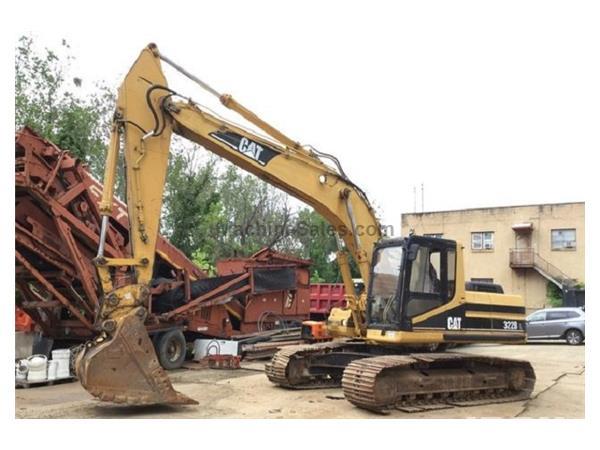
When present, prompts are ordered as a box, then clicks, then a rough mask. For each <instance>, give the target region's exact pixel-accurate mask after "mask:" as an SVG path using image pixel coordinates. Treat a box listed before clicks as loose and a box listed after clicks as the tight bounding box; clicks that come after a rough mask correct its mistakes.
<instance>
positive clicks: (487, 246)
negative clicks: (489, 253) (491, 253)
mask: <svg viewBox="0 0 600 450" xmlns="http://www.w3.org/2000/svg"><path fill="white" fill-rule="evenodd" d="M483 248H484V249H486V250H491V249H492V248H493V247H492V244H484V245H483Z"/></svg>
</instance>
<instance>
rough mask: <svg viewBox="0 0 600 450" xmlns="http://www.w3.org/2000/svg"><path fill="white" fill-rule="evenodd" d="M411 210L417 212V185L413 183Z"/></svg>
mask: <svg viewBox="0 0 600 450" xmlns="http://www.w3.org/2000/svg"><path fill="white" fill-rule="evenodd" d="M413 212H414V213H416V212H417V186H414V185H413Z"/></svg>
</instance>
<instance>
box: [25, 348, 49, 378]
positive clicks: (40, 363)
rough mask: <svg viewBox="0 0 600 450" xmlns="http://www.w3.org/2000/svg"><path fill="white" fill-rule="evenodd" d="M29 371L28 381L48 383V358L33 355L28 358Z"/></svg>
mask: <svg viewBox="0 0 600 450" xmlns="http://www.w3.org/2000/svg"><path fill="white" fill-rule="evenodd" d="M27 363H28V366H29V370H28V371H27V381H30V382H35V381H46V379H47V378H48V358H46V356H45V355H32V356H30V357H29V358H27Z"/></svg>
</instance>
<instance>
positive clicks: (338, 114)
mask: <svg viewBox="0 0 600 450" xmlns="http://www.w3.org/2000/svg"><path fill="white" fill-rule="evenodd" d="M132 3H133V2H132ZM188 3H189V4H192V2H188ZM249 3H250V2H245V3H237V4H231V3H228V2H210V4H208V5H204V6H202V5H200V3H199V2H193V4H194V5H196V6H194V7H193V8H192V7H188V6H184V5H185V3H182V4H179V3H177V2H175V1H171V2H160V3H156V4H153V3H152V2H144V3H137V2H135V3H133V6H130V4H129V3H126V2H122V3H120V4H119V7H118V8H116V7H115V5H113V6H112V7H110V6H109V5H108V4H106V3H104V2H96V3H93V4H92V3H89V4H86V3H83V2H82V3H74V5H81V6H77V7H75V6H73V8H81V9H80V10H75V9H71V10H64V14H63V13H60V14H59V13H58V12H59V11H60V6H59V4H60V2H46V3H45V4H44V5H40V6H39V8H38V9H37V10H36V13H35V14H32V15H31V16H29V17H28V21H26V22H22V23H21V24H20V30H18V31H19V32H20V33H32V34H33V36H34V37H35V38H37V40H38V42H40V43H42V44H45V45H48V46H51V47H53V46H58V44H59V43H60V39H61V38H66V39H67V40H68V42H69V43H70V44H71V46H72V53H73V54H74V56H75V57H76V58H77V61H76V64H75V65H74V72H73V74H74V75H76V76H78V77H81V78H83V80H84V84H85V86H89V85H90V84H91V83H92V82H93V81H94V80H105V81H107V82H108V83H109V84H112V85H114V86H115V87H116V86H117V85H118V83H119V82H120V80H121V79H122V77H123V76H124V74H125V72H126V71H127V70H128V69H129V66H130V65H131V64H132V62H133V61H134V59H135V58H136V56H137V54H138V53H139V51H140V50H141V49H142V48H143V47H144V46H145V45H146V44H148V43H149V42H156V43H157V44H158V46H159V49H160V50H161V51H162V52H163V53H165V54H166V55H168V56H169V57H171V58H172V59H174V60H175V61H177V62H178V63H179V64H181V65H183V66H184V67H185V68H187V69H188V70H189V71H191V72H192V73H194V74H196V75H197V76H198V77H199V78H201V79H203V80H205V81H207V82H208V83H209V84H211V85H213V86H214V87H215V88H216V89H218V90H220V91H222V92H229V93H231V94H233V95H234V96H235V97H236V98H237V99H238V100H239V101H241V102H242V103H243V104H245V105H246V106H248V107H249V108H250V109H252V110H254V111H255V112H257V113H258V114H259V115H260V116H261V117H263V118H264V119H266V120H267V121H269V122H271V123H272V124H273V125H275V126H276V127H278V128H280V129H281V130H282V131H284V132H285V133H287V134H288V135H289V136H291V137H292V138H294V139H297V140H299V141H301V142H303V143H307V144H312V145H313V146H315V147H316V148H318V149H319V150H321V151H324V152H327V153H332V154H335V155H337V156H338V158H339V159H340V160H341V162H342V165H343V167H344V169H345V171H346V173H348V174H349V176H350V177H351V178H352V179H353V180H354V181H355V183H357V184H358V185H360V186H361V187H362V188H363V189H364V190H366V192H367V193H368V195H369V197H370V198H371V200H372V201H373V202H374V203H375V204H376V205H377V206H378V207H379V210H380V211H381V213H382V219H383V221H384V222H385V223H388V224H392V225H394V226H398V224H399V222H400V215H401V213H402V212H412V211H413V208H414V198H413V188H414V187H415V186H417V187H419V186H420V184H421V183H422V182H423V183H424V184H425V210H441V209H455V208H466V207H480V206H498V205H511V204H528V203H538V202H540V203H542V202H544V203H545V202H564V201H584V200H586V196H587V190H586V189H588V188H591V183H592V178H590V176H591V175H592V172H591V170H592V169H591V167H589V166H590V164H587V162H588V158H589V155H590V154H591V153H592V152H593V153H596V152H597V151H598V148H597V145H592V140H591V139H590V133H591V130H592V129H593V127H596V126H597V123H598V120H599V116H598V108H597V103H596V104H595V106H594V103H593V102H596V101H597V99H598V79H600V78H599V72H598V52H597V39H598V33H597V30H595V29H594V27H595V28H597V27H598V24H597V23H595V20H594V15H592V14H588V12H587V11H586V10H584V9H581V8H579V7H578V5H580V4H581V3H579V2H561V3H557V2H525V1H516V2H511V1H504V2H494V4H495V5H496V6H483V5H482V3H484V2H479V1H475V2H457V1H453V2H438V3H432V2H404V3H400V2H393V3H394V5H396V6H394V7H391V6H385V5H386V3H384V2H377V1H369V2H368V3H367V5H368V8H365V7H363V8H361V7H358V6H353V4H352V3H351V2H340V3H337V4H330V5H325V4H324V3H325V2H314V3H313V2H306V1H305V2H298V6H296V7H290V6H289V5H286V6H284V5H283V3H284V2H273V3H270V4H262V3H260V4H259V3H256V2H254V3H253V4H252V5H249ZM388 3H390V4H391V3H392V2H388ZM490 4H492V3H491V2H487V3H486V5H490ZM83 5H86V6H83ZM142 5H143V7H142ZM567 6H568V7H567ZM52 14H53V15H54V18H53V20H52V22H51V23H49V21H48V17H49V16H50V15H52ZM73 14H76V16H74V15H73ZM167 74H168V77H169V82H170V83H171V85H172V86H174V87H176V88H177V89H183V91H184V92H186V93H188V94H190V95H191V96H192V97H194V98H197V99H199V100H201V101H203V102H204V103H206V104H208V105H209V106H211V107H214V108H215V109H218V103H217V101H216V99H212V98H211V97H209V96H207V95H206V94H204V93H202V91H200V90H199V88H197V87H196V86H195V85H193V84H189V83H182V82H181V80H180V76H179V75H177V74H175V73H173V72H172V71H168V72H167ZM592 108H594V109H592ZM595 142H597V140H596V141H595ZM419 190H420V188H419ZM418 203H419V204H418V209H419V210H420V208H421V205H420V194H419V202H418ZM398 232H399V228H398Z"/></svg>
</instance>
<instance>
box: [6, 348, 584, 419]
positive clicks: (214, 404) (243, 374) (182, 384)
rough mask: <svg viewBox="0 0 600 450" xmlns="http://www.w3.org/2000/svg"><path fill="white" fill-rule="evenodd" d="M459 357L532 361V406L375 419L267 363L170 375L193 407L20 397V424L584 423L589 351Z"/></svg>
mask: <svg viewBox="0 0 600 450" xmlns="http://www.w3.org/2000/svg"><path fill="white" fill-rule="evenodd" d="M460 351H461V352H467V353H473V354H481V355H494V356H504V357H511V358H517V359H524V360H529V361H531V363H532V364H533V367H534V369H535V371H536V375H537V382H536V386H535V390H534V392H533V395H532V397H531V398H530V399H529V400H527V401H520V402H512V403H502V404H493V405H487V406H472V407H466V408H453V409H444V410H435V411H428V412H422V413H404V412H400V411H394V412H393V413H391V414H389V415H384V416H382V415H377V414H373V413H370V412H368V411H364V410H361V409H358V408H356V407H354V406H353V405H351V404H350V403H348V402H347V401H346V400H345V399H344V396H343V394H342V390H341V389H319V390H299V391H298V390H287V389H282V388H278V387H275V386H274V385H272V384H271V383H270V382H269V381H268V380H267V378H266V376H265V375H264V374H263V371H262V369H263V365H264V363H263V362H252V363H247V364H243V367H244V368H243V369H239V370H231V371H222V370H210V369H203V370H183V369H182V370H177V371H173V372H170V376H171V380H172V381H173V384H174V386H175V388H176V389H177V390H180V391H181V392H183V393H184V394H186V395H188V396H190V397H192V398H194V399H195V400H197V401H198V402H199V405H196V406H185V407H168V406H150V407H131V406H115V405H111V404H107V403H102V402H99V401H96V400H94V399H92V398H91V396H90V395H89V394H88V393H87V392H86V391H85V390H84V389H83V388H82V387H81V386H80V385H79V383H77V382H74V383H66V384H57V385H54V386H44V387H37V388H29V389H16V390H15V398H16V409H15V414H16V417H17V418H172V419H180V418H271V419H273V418H277V419H279V418H311V419H333V418H401V419H417V418H445V419H448V418H474V417H493V418H500V417H503V418H512V417H548V418H558V417H560V418H584V417H585V398H584V397H585V395H584V393H585V392H584V389H585V347H584V346H576V347H573V346H568V345H565V344H561V343H557V344H529V345H521V346H500V345H473V346H469V347H464V348H461V349H460Z"/></svg>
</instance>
